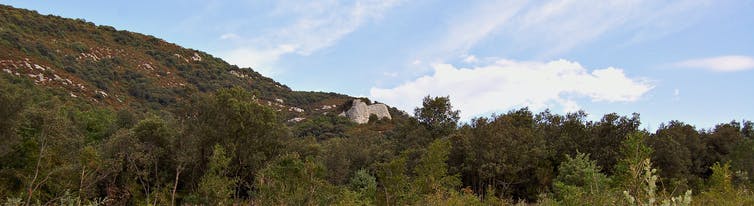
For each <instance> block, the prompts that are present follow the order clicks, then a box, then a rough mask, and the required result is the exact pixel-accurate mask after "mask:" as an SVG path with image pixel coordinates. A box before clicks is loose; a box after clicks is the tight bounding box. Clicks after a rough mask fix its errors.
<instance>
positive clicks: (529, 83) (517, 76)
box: [370, 60, 654, 119]
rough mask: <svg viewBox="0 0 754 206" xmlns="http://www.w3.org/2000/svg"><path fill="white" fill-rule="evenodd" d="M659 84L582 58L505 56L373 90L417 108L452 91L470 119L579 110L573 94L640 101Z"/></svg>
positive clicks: (378, 96) (439, 67) (439, 68)
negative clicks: (527, 110)
mask: <svg viewBox="0 0 754 206" xmlns="http://www.w3.org/2000/svg"><path fill="white" fill-rule="evenodd" d="M653 87H654V86H653V85H652V84H650V83H649V82H647V81H646V80H641V79H633V78H629V77H627V76H626V75H625V74H624V72H623V70H621V69H618V68H613V67H608V68H604V69H597V70H592V71H591V72H589V71H588V70H587V69H586V68H584V67H583V66H581V65H580V64H579V63H577V62H572V61H568V60H557V61H550V62H521V61H512V60H499V61H497V62H494V63H491V64H489V65H485V66H479V67H474V68H457V67H455V66H454V65H450V64H436V65H434V74H432V75H427V76H422V77H419V78H417V79H415V80H413V81H409V82H406V83H404V84H402V85H399V86H397V87H394V88H375V87H373V88H372V89H371V90H370V97H371V98H372V99H374V100H377V101H380V102H385V103H388V104H390V105H394V106H396V107H398V108H400V109H403V110H405V111H412V110H413V108H415V107H417V106H418V105H419V104H420V103H421V99H422V98H423V97H424V96H426V95H428V94H429V95H432V96H445V95H449V96H450V98H451V100H452V102H453V104H454V105H455V106H456V108H458V109H460V110H461V116H462V118H464V119H469V118H471V117H474V116H478V115H482V114H485V113H489V112H500V111H505V110H509V109H513V108H516V107H523V106H528V107H531V108H532V109H542V108H549V107H553V106H555V105H557V106H559V107H561V108H562V110H563V111H566V112H570V111H576V110H578V109H579V105H578V103H576V101H575V100H573V98H575V97H586V98H588V99H591V101H598V102H632V101H637V100H638V99H639V98H640V97H642V96H643V95H644V94H645V93H647V92H648V91H649V90H651V89H652V88H653Z"/></svg>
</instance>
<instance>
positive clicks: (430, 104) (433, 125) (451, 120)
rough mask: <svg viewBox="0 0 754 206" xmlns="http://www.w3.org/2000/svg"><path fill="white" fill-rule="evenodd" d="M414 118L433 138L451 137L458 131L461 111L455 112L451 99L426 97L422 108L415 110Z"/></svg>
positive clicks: (447, 97)
mask: <svg viewBox="0 0 754 206" xmlns="http://www.w3.org/2000/svg"><path fill="white" fill-rule="evenodd" d="M414 116H416V118H417V119H418V120H419V122H420V123H421V124H422V125H424V127H426V128H427V129H428V130H429V131H430V132H431V134H432V137H433V138H440V137H443V136H446V135H449V134H450V133H451V132H453V131H454V130H455V129H456V126H457V124H458V119H459V118H460V117H459V111H458V110H453V106H451V105H450V97H449V96H446V97H434V98H432V97H430V96H426V97H424V99H423V100H422V107H421V108H416V109H414Z"/></svg>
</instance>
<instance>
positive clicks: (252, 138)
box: [185, 87, 290, 195]
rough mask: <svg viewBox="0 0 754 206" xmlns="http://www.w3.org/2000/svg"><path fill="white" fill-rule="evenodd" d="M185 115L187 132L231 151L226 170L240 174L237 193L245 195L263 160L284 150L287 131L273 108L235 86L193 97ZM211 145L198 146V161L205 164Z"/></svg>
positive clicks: (232, 173)
mask: <svg viewBox="0 0 754 206" xmlns="http://www.w3.org/2000/svg"><path fill="white" fill-rule="evenodd" d="M185 113H186V115H185V116H186V117H188V120H187V121H188V127H187V134H189V135H195V136H196V137H193V138H195V139H198V140H200V142H199V144H198V145H199V146H201V145H215V144H220V145H221V146H223V147H224V148H226V149H227V150H228V151H232V153H230V154H228V156H230V158H231V160H232V161H231V163H230V165H229V167H228V170H229V174H231V175H232V176H237V177H239V178H240V181H241V182H239V186H243V187H239V188H237V189H238V191H236V194H240V195H245V194H247V193H248V192H249V190H251V189H252V188H251V187H252V185H254V177H255V176H256V173H257V171H258V170H259V169H261V168H263V167H264V166H265V165H266V163H267V162H268V161H270V160H272V159H274V158H275V157H277V156H278V155H279V154H281V153H283V152H284V151H285V145H286V143H287V142H288V138H289V137H290V132H289V131H288V130H287V128H286V127H285V126H284V125H283V124H282V123H281V121H280V120H279V119H278V117H277V115H276V113H275V111H273V110H272V109H270V108H268V107H265V106H262V105H260V104H258V103H257V99H256V97H255V96H254V95H253V94H251V93H249V92H247V91H245V90H243V89H241V88H238V87H235V88H230V89H220V90H218V91H217V92H216V93H215V94H214V95H211V96H199V97H197V98H196V99H194V102H193V103H192V105H191V107H190V109H188V110H187V112H185ZM211 152H212V151H211V148H208V147H201V150H200V151H199V153H200V154H202V155H201V156H202V159H203V161H201V163H200V165H205V164H206V162H207V160H208V159H209V154H211Z"/></svg>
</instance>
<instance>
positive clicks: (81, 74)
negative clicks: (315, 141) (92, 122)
mask: <svg viewBox="0 0 754 206" xmlns="http://www.w3.org/2000/svg"><path fill="white" fill-rule="evenodd" d="M0 50H2V51H3V52H2V53H0V69H1V70H2V72H3V73H6V74H8V75H11V76H13V77H16V78H25V79H29V80H31V81H33V84H34V85H35V86H37V87H41V88H44V89H46V90H50V91H54V93H55V94H57V95H58V96H60V97H61V98H64V99H66V100H68V101H74V102H82V103H85V104H90V105H94V106H96V107H106V108H111V109H119V110H120V109H128V110H133V111H149V110H163V109H171V108H174V106H175V105H176V104H178V103H180V102H181V101H182V100H186V99H187V98H189V97H190V96H192V95H194V94H197V93H211V92H215V91H217V90H218V89H220V88H230V87H240V88H243V89H244V90H247V91H249V92H252V93H253V94H255V95H256V96H257V100H258V102H259V103H260V104H263V105H267V106H269V107H272V108H274V109H275V110H277V111H278V112H279V113H280V114H281V116H283V117H285V118H286V119H293V118H298V120H300V119H301V118H308V117H311V116H312V115H319V114H324V113H327V112H342V111H335V110H343V109H345V108H347V107H348V106H347V105H349V104H346V103H348V102H349V101H350V100H352V99H354V98H353V97H350V96H347V95H343V94H336V93H332V92H329V93H327V92H306V91H293V90H291V88H289V87H288V86H286V85H283V84H281V83H279V82H276V81H275V80H273V79H271V78H268V77H265V76H262V75H261V74H259V73H258V72H256V71H254V70H253V69H252V68H239V67H238V66H235V65H231V64H229V63H227V62H225V61H223V60H222V59H219V58H216V57H214V56H212V55H210V54H207V53H205V52H202V51H197V50H193V49H187V48H183V47H181V46H179V45H176V44H173V43H169V42H166V41H165V40H162V39H159V38H157V37H154V36H150V35H144V34H139V33H134V32H129V31H124V30H118V29H115V28H113V27H110V26H104V25H95V24H94V23H91V22H87V21H85V20H83V19H67V18H62V17H58V16H54V15H40V14H38V13H37V12H35V11H29V10H24V9H16V8H13V7H10V6H5V5H0ZM391 112H393V113H396V114H398V111H397V110H395V109H391Z"/></svg>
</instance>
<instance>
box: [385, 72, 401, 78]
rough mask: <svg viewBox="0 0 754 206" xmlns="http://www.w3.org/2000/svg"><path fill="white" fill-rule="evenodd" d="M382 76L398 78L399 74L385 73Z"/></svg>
mask: <svg viewBox="0 0 754 206" xmlns="http://www.w3.org/2000/svg"><path fill="white" fill-rule="evenodd" d="M382 75H385V76H387V77H397V76H398V72H383V73H382Z"/></svg>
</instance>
